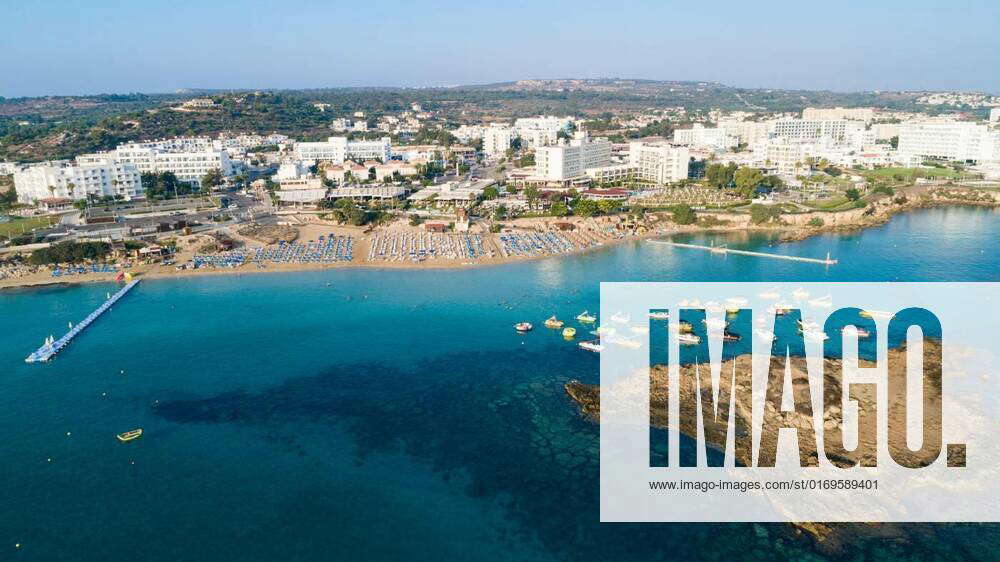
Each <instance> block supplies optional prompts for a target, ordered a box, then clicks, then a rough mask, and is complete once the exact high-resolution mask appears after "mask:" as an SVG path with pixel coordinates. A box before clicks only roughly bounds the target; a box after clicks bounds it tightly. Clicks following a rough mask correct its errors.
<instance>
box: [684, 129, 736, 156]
mask: <svg viewBox="0 0 1000 562" xmlns="http://www.w3.org/2000/svg"><path fill="white" fill-rule="evenodd" d="M674 144H681V145H685V146H696V147H707V148H711V149H714V150H728V149H730V148H733V147H734V146H736V145H737V144H739V140H738V139H737V138H736V137H734V136H732V135H730V134H729V133H728V132H726V130H725V129H723V128H721V127H714V128H708V127H705V126H704V125H702V124H701V123H695V124H694V125H692V127H691V128H690V129H677V130H676V131H674Z"/></svg>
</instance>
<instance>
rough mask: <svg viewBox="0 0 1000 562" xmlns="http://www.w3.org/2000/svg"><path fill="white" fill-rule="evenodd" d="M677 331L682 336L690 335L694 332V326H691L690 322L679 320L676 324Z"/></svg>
mask: <svg viewBox="0 0 1000 562" xmlns="http://www.w3.org/2000/svg"><path fill="white" fill-rule="evenodd" d="M677 329H678V331H680V333H682V334H690V333H691V332H693V331H694V326H692V325H691V323H690V322H686V321H684V320H681V321H680V322H679V323H678V324H677Z"/></svg>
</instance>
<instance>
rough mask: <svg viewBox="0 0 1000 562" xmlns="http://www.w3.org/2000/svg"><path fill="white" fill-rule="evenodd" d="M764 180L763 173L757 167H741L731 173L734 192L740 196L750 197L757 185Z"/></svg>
mask: <svg viewBox="0 0 1000 562" xmlns="http://www.w3.org/2000/svg"><path fill="white" fill-rule="evenodd" d="M763 180H764V174H762V173H760V170H758V169H757V168H750V167H743V168H740V169H738V170H736V173H735V174H734V175H733V182H734V183H735V184H736V192H737V193H739V195H740V196H741V197H751V196H752V195H753V193H754V191H756V190H757V186H758V185H760V183H761V182H762V181H763Z"/></svg>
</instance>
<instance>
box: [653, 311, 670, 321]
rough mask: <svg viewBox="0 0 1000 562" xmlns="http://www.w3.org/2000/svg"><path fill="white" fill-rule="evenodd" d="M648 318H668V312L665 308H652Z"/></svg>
mask: <svg viewBox="0 0 1000 562" xmlns="http://www.w3.org/2000/svg"><path fill="white" fill-rule="evenodd" d="M649 319H650V320H669V319H670V312H668V311H666V310H654V311H652V312H650V313H649Z"/></svg>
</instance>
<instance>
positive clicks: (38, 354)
mask: <svg viewBox="0 0 1000 562" xmlns="http://www.w3.org/2000/svg"><path fill="white" fill-rule="evenodd" d="M138 284H139V280H138V279H134V280H132V281H129V282H128V283H126V284H125V286H124V287H122V288H121V289H119V290H118V292H117V293H115V294H113V295H111V297H110V298H109V299H108V300H106V301H104V302H103V303H101V306H99V307H97V310H95V311H93V312H91V313H90V314H89V315H87V317H86V318H84V319H83V321H81V322H80V323H79V324H77V325H76V326H73V327H72V328H70V331H68V332H66V335H64V336H63V337H61V338H59V339H57V340H55V341H51V342H50V341H46V343H45V345H43V346H42V347H39V348H38V350H36V351H35V352H34V353H32V354H31V355H29V356H28V357H26V358H25V359H24V361H25V362H26V363H38V362H45V361H48V360H49V359H52V357H54V356H55V354H56V353H59V352H60V351H62V349H63V348H64V347H66V346H67V345H69V342H71V341H72V340H73V338H75V337H76V336H77V335H79V334H80V332H83V331H84V330H86V329H87V326H90V325H91V324H92V323H93V322H94V320H97V319H98V318H99V317H100V316H101V315H102V314H104V313H105V312H107V311H108V309H110V308H111V306H112V305H114V304H115V303H116V302H118V301H119V299H121V298H122V297H124V296H125V294H126V293H128V292H129V291H131V290H132V287H135V286H136V285H138Z"/></svg>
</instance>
